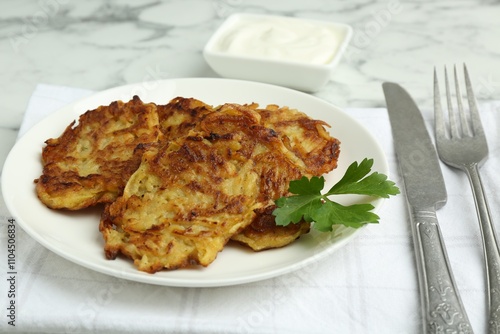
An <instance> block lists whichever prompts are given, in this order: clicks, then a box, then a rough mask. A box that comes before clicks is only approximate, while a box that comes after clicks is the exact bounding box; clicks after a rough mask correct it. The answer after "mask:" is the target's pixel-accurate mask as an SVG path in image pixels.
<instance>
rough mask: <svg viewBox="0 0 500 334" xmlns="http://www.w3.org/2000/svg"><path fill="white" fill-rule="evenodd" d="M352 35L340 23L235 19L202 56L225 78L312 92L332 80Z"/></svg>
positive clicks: (240, 16) (281, 18)
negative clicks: (335, 68) (334, 70)
mask: <svg viewBox="0 0 500 334" xmlns="http://www.w3.org/2000/svg"><path fill="white" fill-rule="evenodd" d="M351 36H352V28H351V27H350V26H349V25H346V24H342V23H333V22H328V21H318V20H307V19H300V18H294V17H284V16H273V15H256V14H233V15H232V16H230V17H229V18H228V19H227V20H226V21H225V22H224V23H223V24H222V25H221V26H220V27H219V29H218V30H217V31H216V32H215V33H214V34H213V36H212V37H211V38H210V40H209V41H208V42H207V44H206V45H205V48H204V50H203V55H204V57H205V59H206V61H207V63H208V64H209V65H210V66H211V67H212V69H213V70H214V71H215V72H216V73H218V74H219V75H221V76H223V77H227V78H237V79H246V80H253V81H261V82H267V83H272V84H277V85H282V86H287V87H291V88H295V89H299V90H303V91H307V92H314V91H317V90H319V89H320V88H321V87H322V86H323V85H324V84H325V83H326V82H328V80H329V79H330V76H331V73H332V70H333V69H334V67H335V66H336V65H337V64H338V62H339V61H340V58H341V56H342V54H343V53H344V51H345V49H346V47H347V45H348V43H349V41H350V39H351Z"/></svg>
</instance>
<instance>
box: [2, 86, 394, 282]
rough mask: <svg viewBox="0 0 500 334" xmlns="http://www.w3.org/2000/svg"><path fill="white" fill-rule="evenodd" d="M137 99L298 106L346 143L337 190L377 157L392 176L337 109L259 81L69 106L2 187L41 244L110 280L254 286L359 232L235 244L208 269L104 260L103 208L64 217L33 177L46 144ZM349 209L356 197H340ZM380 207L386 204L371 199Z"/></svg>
mask: <svg viewBox="0 0 500 334" xmlns="http://www.w3.org/2000/svg"><path fill="white" fill-rule="evenodd" d="M134 94H137V95H139V96H140V97H141V99H142V100H143V101H145V102H156V103H158V104H163V103H167V102H168V101H169V100H170V99H172V98H174V97H176V96H183V97H193V98H197V99H200V100H202V101H204V102H206V103H208V104H212V105H218V104H222V103H226V102H235V103H251V102H257V103H259V104H260V105H262V106H264V105H266V104H272V103H274V104H278V105H280V106H285V105H286V106H289V107H291V108H297V109H299V110H301V111H303V112H305V113H307V114H308V115H310V116H311V117H313V118H316V119H322V120H325V121H326V122H328V123H329V124H330V125H331V133H332V135H334V136H335V137H337V138H339V140H340V141H341V154H340V159H339V166H338V168H337V169H336V170H335V171H333V172H332V173H330V174H328V175H327V176H326V179H327V185H326V186H325V188H327V187H329V186H331V185H333V184H334V182H336V181H337V180H338V179H339V178H340V177H341V176H342V175H343V173H344V171H345V169H346V168H347V167H348V165H350V164H351V163H352V162H353V161H361V160H362V159H364V158H365V157H368V158H373V159H374V161H375V164H374V170H377V171H379V172H381V173H385V174H387V173H388V167H387V161H386V158H385V155H384V153H383V151H382V149H381V148H380V146H379V144H378V143H377V141H376V140H375V139H374V138H373V137H372V136H371V135H370V134H369V132H367V130H366V129H365V128H363V127H362V126H361V125H360V124H358V123H357V122H356V121H355V120H354V119H352V118H351V117H350V116H349V115H347V114H345V113H344V112H342V111H341V110H340V109H339V108H337V107H334V106H332V105H331V104H328V103H326V102H325V101H323V100H320V99H318V98H315V97H313V96H311V95H308V94H305V93H301V92H297V91H294V90H291V89H287V88H283V87H278V86H272V85H267V84H262V83H256V82H246V81H238V80H228V79H210V78H203V79H174V80H165V81H156V82H144V83H141V84H136V85H128V86H122V87H117V88H113V89H109V90H106V91H103V92H100V93H97V94H95V95H92V96H90V97H87V98H85V99H83V100H80V101H78V102H76V103H73V104H70V105H68V106H66V107H64V108H62V109H60V110H58V111H56V112H54V113H53V114H51V115H50V116H49V117H47V118H46V119H44V120H43V121H41V122H40V123H39V124H37V125H36V126H34V127H33V128H32V129H31V130H29V131H28V132H27V133H26V135H24V136H23V137H22V138H21V139H20V140H19V141H18V142H17V143H16V145H15V146H14V148H13V149H12V151H11V152H10V153H9V156H8V158H7V160H6V162H5V165H4V169H3V172H2V184H3V186H2V188H3V189H2V190H3V193H4V194H5V195H4V197H5V201H6V204H7V207H8V208H9V210H10V212H11V214H12V215H13V216H14V217H15V219H16V220H17V222H18V224H19V225H20V226H21V227H22V228H23V229H24V230H25V231H26V232H27V233H28V234H29V235H30V236H31V237H33V238H34V239H35V240H37V241H38V242H39V243H41V244H42V245H43V246H45V247H47V248H48V249H50V250H51V251H53V252H55V253H57V254H59V255H60V256H62V257H64V258H66V259H68V260H70V261H73V262H74V263H77V264H79V265H82V266H84V267H87V268H90V269H92V270H96V271H98V272H102V273H105V274H108V275H112V276H116V277H120V278H125V279H129V280H133V281H138V282H145V283H150V284H158V285H168V286H183V287H214V286H226V285H235V284H242V283H248V282H254V281H258V280H262V279H267V278H270V277H275V276H277V275H281V274H284V273H287V272H291V271H293V270H297V269H300V268H304V267H305V266H307V265H309V264H310V263H312V262H313V261H317V260H319V259H320V258H322V257H324V256H326V255H328V254H330V253H332V252H333V251H335V250H337V249H339V248H340V247H342V246H343V245H345V244H346V243H347V242H348V241H349V240H351V239H352V238H353V236H354V235H355V233H356V230H353V229H347V228H342V229H339V230H338V231H336V232H335V233H320V232H316V231H314V230H313V231H311V233H309V234H307V235H305V236H302V237H301V238H300V239H299V240H298V241H296V242H295V243H293V244H291V245H289V246H287V247H284V248H281V249H274V250H267V251H263V252H259V253H255V252H253V251H250V250H248V249H246V248H244V247H242V246H239V245H233V244H230V245H228V246H226V248H225V249H224V250H223V251H222V252H221V253H219V255H218V257H217V259H216V260H215V261H214V262H213V263H212V264H211V265H210V266H208V267H207V268H197V269H183V270H175V271H162V272H158V273H156V274H147V273H144V272H140V271H138V270H137V269H136V268H135V267H134V265H133V263H132V261H130V260H128V259H124V258H118V259H116V260H114V261H110V260H106V259H105V257H104V251H103V243H104V242H103V239H102V237H101V235H100V233H99V231H98V223H99V216H100V211H99V210H96V209H88V210H84V211H82V212H73V213H68V212H59V211H54V210H50V209H48V208H46V207H45V206H44V205H43V204H42V203H41V202H40V201H39V200H38V199H37V197H36V194H35V190H34V188H35V187H34V183H33V180H34V179H36V178H38V177H39V176H40V174H41V171H42V169H41V164H40V155H41V154H40V153H41V151H42V147H43V146H44V141H45V140H46V139H48V138H54V137H58V136H59V135H60V134H61V133H62V131H63V130H64V129H65V128H66V126H67V125H68V124H69V123H70V122H71V121H73V120H75V119H77V118H78V116H79V115H80V114H82V113H84V112H85V111H86V110H89V109H94V108H96V107H97V106H99V105H107V104H109V103H110V102H111V101H114V100H118V99H121V100H126V101H127V100H129V99H130V98H131V97H132V96H133V95H134ZM342 201H343V202H344V203H346V204H348V203H354V202H355V201H359V198H357V197H349V196H346V197H344V198H342ZM373 204H374V205H375V207H376V209H375V211H376V210H377V209H378V208H379V207H380V205H381V204H382V200H375V201H374V202H373Z"/></svg>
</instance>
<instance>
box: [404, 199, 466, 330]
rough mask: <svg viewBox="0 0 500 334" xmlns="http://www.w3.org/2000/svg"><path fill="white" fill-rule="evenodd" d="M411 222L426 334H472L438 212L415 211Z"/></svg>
mask: <svg viewBox="0 0 500 334" xmlns="http://www.w3.org/2000/svg"><path fill="white" fill-rule="evenodd" d="M411 219H412V233H414V246H415V255H416V260H417V273H418V280H419V286H420V295H421V304H422V312H423V318H424V333H448V332H450V333H472V327H471V325H470V322H469V319H468V317H467V314H466V312H465V309H464V307H463V304H462V300H461V299H460V295H459V293H458V289H457V286H456V283H455V279H454V277H453V273H452V270H451V266H450V263H449V260H448V255H447V253H446V248H445V244H444V241H443V237H442V235H441V229H440V228H439V225H438V220H437V217H436V211H435V209H434V208H432V209H429V210H412V213H411Z"/></svg>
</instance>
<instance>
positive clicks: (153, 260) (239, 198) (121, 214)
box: [100, 108, 302, 273]
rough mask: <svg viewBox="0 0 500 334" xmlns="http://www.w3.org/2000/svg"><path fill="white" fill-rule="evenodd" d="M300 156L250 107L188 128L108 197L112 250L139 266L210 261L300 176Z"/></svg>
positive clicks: (104, 224) (103, 227)
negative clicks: (114, 195)
mask: <svg viewBox="0 0 500 334" xmlns="http://www.w3.org/2000/svg"><path fill="white" fill-rule="evenodd" d="M298 164H300V161H299V160H298V159H297V157H296V156H295V155H294V154H291V152H290V151H289V150H288V149H287V148H286V147H285V146H284V145H283V142H282V141H281V140H280V138H279V136H278V135H277V133H276V132H275V131H274V130H272V129H269V128H266V127H263V126H262V125H260V115H259V114H258V113H257V112H255V111H253V110H251V109H249V108H225V109H224V110H219V111H217V112H212V113H209V114H207V115H205V117H203V119H202V120H201V122H200V123H199V126H198V127H197V129H196V130H192V131H190V133H189V135H187V136H184V137H180V138H177V139H173V140H169V141H168V140H164V141H161V142H159V143H158V145H155V146H153V147H151V148H150V149H149V150H148V151H146V152H145V154H144V155H143V159H142V163H141V165H140V167H139V168H138V170H137V171H136V172H135V173H134V174H133V175H132V176H131V178H130V179H129V182H128V183H127V185H126V187H125V191H124V193H123V196H121V197H120V198H118V199H117V200H116V201H115V202H114V203H112V204H110V205H108V206H107V207H106V209H105V212H104V214H103V216H102V219H101V223H100V231H101V232H102V234H103V236H104V239H105V253H106V256H107V258H109V259H114V258H116V256H117V255H118V254H119V253H122V254H124V255H126V256H128V257H130V258H132V259H133V260H134V263H135V265H136V266H137V268H138V269H139V270H142V271H146V272H150V273H153V272H156V271H159V270H162V269H164V268H166V269H177V268H183V267H186V266H189V265H192V264H199V265H202V266H207V265H209V264H210V263H211V262H212V261H214V260H215V258H216V257H217V254H218V253H219V252H220V251H221V250H222V249H223V247H224V245H225V244H226V243H227V242H228V240H229V239H230V238H231V237H232V236H233V235H234V234H236V233H238V232H239V231H241V230H242V229H244V228H245V227H246V226H248V225H249V224H251V223H252V221H253V220H254V218H255V217H256V215H257V214H256V211H257V210H259V209H262V208H265V207H268V206H269V205H272V204H273V199H275V198H276V197H279V196H281V195H282V194H284V193H286V192H287V188H288V184H289V182H290V181H291V180H294V179H297V178H298V177H300V175H301V174H302V173H301V169H300V168H299V167H297V165H298Z"/></svg>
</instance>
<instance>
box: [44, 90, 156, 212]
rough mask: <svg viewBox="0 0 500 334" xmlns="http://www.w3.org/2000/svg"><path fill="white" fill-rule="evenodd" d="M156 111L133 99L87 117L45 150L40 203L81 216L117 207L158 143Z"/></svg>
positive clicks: (113, 104) (102, 109)
mask: <svg viewBox="0 0 500 334" xmlns="http://www.w3.org/2000/svg"><path fill="white" fill-rule="evenodd" d="M160 135H161V133H160V131H159V128H158V115H157V113H156V105H155V104H152V103H148V104H144V103H143V102H142V101H141V100H140V98H139V97H137V96H134V97H133V99H132V100H130V101H129V102H126V103H124V102H122V101H114V102H112V103H111V104H110V105H108V106H100V107H98V108H96V109H93V110H89V111H87V112H85V113H84V114H82V115H81V116H80V117H79V119H78V124H76V122H75V121H73V122H72V123H71V124H70V125H68V127H66V129H65V130H64V132H63V133H62V134H61V136H59V137H58V138H51V139H48V140H47V141H46V146H45V147H44V148H43V149H42V166H43V172H42V175H41V176H40V177H39V178H38V179H36V180H35V190H36V193H37V196H38V198H39V199H40V200H41V201H42V202H43V203H44V204H45V205H46V206H47V207H49V208H52V209H68V210H79V209H83V208H86V207H89V206H93V205H96V204H99V203H109V202H112V201H114V200H115V199H116V198H117V197H118V196H119V195H120V194H121V193H122V191H123V188H124V186H125V183H126V181H127V180H128V178H129V177H130V175H132V173H133V172H134V171H135V170H136V169H137V167H138V166H139V164H140V161H141V156H142V154H143V152H144V149H145V146H147V145H149V144H150V143H153V142H156V141H157V140H158V138H159V137H160Z"/></svg>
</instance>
